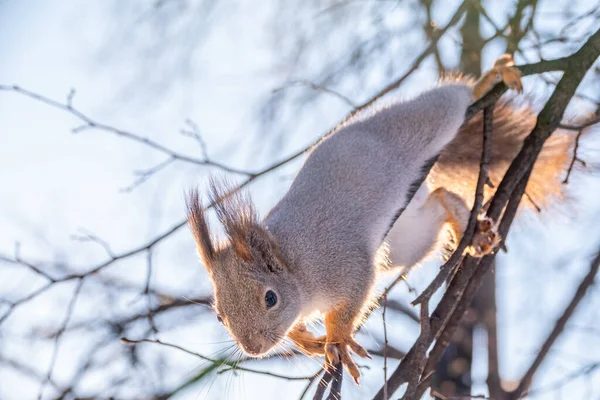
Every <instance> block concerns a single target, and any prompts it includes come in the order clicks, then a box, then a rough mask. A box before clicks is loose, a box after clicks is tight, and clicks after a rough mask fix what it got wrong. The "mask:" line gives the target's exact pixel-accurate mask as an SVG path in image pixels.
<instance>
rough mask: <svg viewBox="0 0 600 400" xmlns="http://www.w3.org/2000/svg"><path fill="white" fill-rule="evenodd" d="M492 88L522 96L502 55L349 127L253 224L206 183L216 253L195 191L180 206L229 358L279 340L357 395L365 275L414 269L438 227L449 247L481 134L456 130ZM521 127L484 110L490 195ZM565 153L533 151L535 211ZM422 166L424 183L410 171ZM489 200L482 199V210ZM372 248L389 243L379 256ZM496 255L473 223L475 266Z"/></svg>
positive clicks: (526, 115) (474, 126)
mask: <svg viewBox="0 0 600 400" xmlns="http://www.w3.org/2000/svg"><path fill="white" fill-rule="evenodd" d="M501 81H503V82H505V83H506V84H507V85H508V86H509V88H511V89H514V90H516V91H517V92H521V91H522V84H521V74H520V71H519V70H518V68H516V67H515V66H514V62H513V59H512V57H511V56H510V55H503V56H502V57H500V58H499V59H498V60H496V62H495V64H494V67H493V68H492V69H491V70H490V71H488V72H487V73H486V74H484V75H483V76H482V77H481V78H480V79H479V80H478V81H476V82H474V81H473V80H472V79H468V78H464V77H454V78H452V79H447V80H445V81H442V82H441V83H440V84H439V85H438V86H437V87H435V88H433V89H431V90H429V91H426V92H424V93H422V94H420V95H419V96H417V97H416V98H414V99H412V100H409V101H405V102H398V103H395V104H393V105H391V106H387V107H385V108H380V109H378V110H375V111H374V112H371V113H363V115H359V116H358V117H356V118H353V119H352V120H351V121H349V122H348V123H346V124H343V125H342V126H340V127H338V129H337V130H336V131H335V132H334V133H333V134H331V135H330V136H328V137H326V138H325V139H323V140H322V141H321V142H319V143H318V144H317V145H316V146H315V147H314V148H313V149H312V151H311V152H310V154H309V155H308V157H307V159H306V161H305V163H304V165H303V167H302V168H301V169H300V171H299V173H298V175H297V176H296V178H295V179H294V181H293V183H292V184H291V187H290V188H289V190H288V192H287V193H286V194H285V196H284V197H283V198H282V199H281V200H280V201H279V203H277V204H276V205H275V206H274V207H273V209H272V210H271V211H270V212H269V213H268V214H267V216H266V217H265V218H264V219H263V220H262V221H261V220H259V218H258V215H257V212H256V209H255V207H254V206H253V204H252V202H251V201H250V199H249V198H248V197H247V196H246V195H244V194H241V193H240V192H236V193H234V194H230V195H227V193H228V187H227V185H226V184H223V183H222V182H221V183H220V182H218V181H216V180H214V179H212V180H211V184H210V186H211V199H212V200H213V203H214V209H215V211H216V215H217V217H218V220H219V221H220V223H221V224H222V226H223V228H224V232H225V234H226V236H227V238H228V240H227V241H226V242H222V243H220V244H217V243H215V241H214V240H213V238H212V236H211V232H210V230H209V227H208V224H207V219H206V214H205V212H204V211H203V209H202V207H201V204H200V200H199V196H198V192H197V191H192V192H191V193H190V194H189V197H188V199H187V213H188V222H189V226H190V228H191V231H192V233H193V236H194V238H195V241H196V244H197V248H198V253H199V255H200V257H201V260H202V262H203V264H204V266H205V267H206V269H207V271H208V274H209V277H210V279H211V280H212V284H213V288H214V298H215V302H214V308H215V311H216V314H217V318H218V320H219V321H220V322H221V323H223V325H224V326H225V327H226V328H227V330H228V331H229V332H230V334H231V335H232V336H233V338H234V339H235V340H236V342H237V343H238V345H239V347H240V348H241V349H242V351H244V352H245V353H246V354H248V355H249V356H252V357H260V356H261V355H264V354H266V353H267V352H269V351H270V350H271V349H273V348H274V347H275V346H276V345H278V344H279V343H280V342H281V341H283V340H284V338H285V337H288V338H289V339H291V340H292V341H293V342H294V343H295V344H296V345H297V347H298V348H299V349H300V350H301V351H302V352H303V353H305V354H308V355H324V356H325V358H326V362H328V363H330V364H337V363H339V362H341V363H343V365H344V367H345V369H346V370H347V371H348V373H349V374H350V375H351V376H352V378H353V379H354V381H355V382H356V384H358V383H359V377H360V371H359V369H358V367H357V366H356V364H355V362H354V361H353V359H352V356H351V355H350V350H351V351H352V352H354V353H355V354H356V355H358V356H360V357H369V358H370V356H369V354H368V353H367V351H366V350H365V349H364V348H363V347H362V346H361V345H360V344H359V343H358V342H357V341H355V340H354V333H355V330H356V329H357V327H358V326H359V325H360V324H361V322H362V320H363V318H364V316H365V315H366V313H368V312H369V311H370V310H371V309H372V308H373V307H374V306H375V302H376V301H375V299H376V293H375V290H374V286H375V283H376V277H377V275H378V273H379V272H381V271H383V270H388V269H389V268H390V265H392V266H399V267H404V268H410V267H412V266H413V265H415V264H417V263H418V262H419V261H421V260H422V259H424V258H425V257H427V256H428V255H429V254H430V253H431V252H432V251H433V250H435V249H436V248H437V246H438V242H439V239H438V238H439V236H440V232H441V231H443V230H445V229H446V227H447V228H449V231H450V233H451V236H452V237H453V239H454V240H455V241H456V243H458V241H459V240H460V238H461V237H462V235H463V232H464V230H465V227H466V224H467V220H468V218H469V214H470V207H472V204H473V202H474V192H475V185H476V181H477V175H478V171H479V161H480V157H481V149H482V130H483V128H482V117H481V115H479V116H476V117H474V118H472V119H471V120H470V121H468V122H466V123H463V122H464V115H465V112H466V110H467V107H469V105H471V103H472V102H473V101H475V100H477V99H479V98H481V97H482V96H483V95H484V94H485V93H487V92H488V91H489V90H490V89H491V88H492V87H493V86H494V85H495V84H497V83H499V82H501ZM534 124H535V114H534V113H533V112H532V111H529V110H517V109H516V108H515V107H514V106H512V105H511V104H510V103H507V102H504V103H502V102H501V103H498V104H497V105H496V107H495V111H494V119H493V124H492V125H493V140H492V142H493V143H492V155H491V161H490V173H489V178H490V180H491V182H492V183H493V184H494V185H497V184H498V183H499V182H500V180H501V178H502V176H503V175H504V173H505V172H506V169H507V168H508V166H509V164H510V162H511V161H512V160H513V158H514V157H515V156H516V154H517V153H518V151H519V150H520V148H521V146H522V144H523V140H524V138H525V137H526V136H527V135H528V134H529V132H531V129H532V128H533V125H534ZM571 146H572V140H571V139H569V137H568V136H566V135H563V136H555V135H553V136H551V137H550V139H549V140H548V141H547V144H546V145H545V147H544V150H543V151H542V153H541V155H540V157H539V159H538V161H537V163H536V165H535V168H534V169H533V173H532V175H531V178H530V181H529V185H528V187H527V193H528V195H529V196H530V197H531V198H532V199H535V202H536V204H542V203H544V201H547V199H548V198H550V197H552V196H553V195H560V191H561V190H560V186H561V185H560V183H559V175H560V172H562V171H564V170H566V166H567V165H568V162H569V155H568V154H569V150H570V148H571ZM436 157H437V161H435V164H434V166H433V168H432V169H431V171H430V172H429V174H428V175H427V178H426V179H425V180H424V172H423V171H424V168H425V167H426V166H427V165H431V162H432V160H436ZM415 182H416V184H415ZM421 182H422V184H421ZM419 184H420V186H418V189H417V190H416V192H415V188H414V186H416V185H419ZM492 194H493V188H487V189H486V192H485V195H486V197H487V198H489V197H490V196H491V195H492ZM399 210H403V211H402V213H401V214H400V216H399V217H398V213H399ZM396 218H397V220H395V219H396ZM394 220H395V223H394ZM392 223H393V226H392V227H391V229H390V225H391V224H392ZM386 235H387V236H386ZM386 242H390V243H391V244H393V245H392V246H391V249H390V250H389V254H386V248H387V247H388V246H387V245H386V244H385V243H386ZM498 242H499V238H498V234H497V233H496V231H495V227H494V226H493V221H489V220H485V219H482V220H480V223H479V230H478V232H477V233H476V235H475V237H474V239H473V243H472V244H471V246H469V248H468V251H469V252H470V253H471V254H472V255H474V256H476V257H482V256H483V255H485V254H488V253H490V252H492V251H493V250H494V248H495V246H496V245H497V243H498ZM319 316H324V323H325V328H326V334H325V335H323V336H319V337H317V336H315V335H314V334H313V333H311V332H310V331H309V330H308V329H307V328H306V324H305V323H306V322H308V321H310V320H311V319H313V318H316V317H319Z"/></svg>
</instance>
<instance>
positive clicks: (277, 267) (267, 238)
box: [247, 225, 287, 273]
mask: <svg viewBox="0 0 600 400" xmlns="http://www.w3.org/2000/svg"><path fill="white" fill-rule="evenodd" d="M247 240H248V245H249V246H250V248H251V249H252V252H253V253H255V254H257V255H258V257H259V258H260V262H259V263H258V264H259V265H260V266H261V267H262V266H264V267H265V268H266V269H267V272H273V273H279V272H282V271H283V270H284V269H285V267H286V265H287V264H286V263H285V261H284V259H283V256H282V255H281V252H280V250H279V246H278V245H277V242H275V239H273V237H271V235H270V234H269V232H267V231H266V230H265V229H263V228H262V227H260V226H258V225H257V226H255V227H253V228H252V229H251V230H250V231H249V232H248V236H247Z"/></svg>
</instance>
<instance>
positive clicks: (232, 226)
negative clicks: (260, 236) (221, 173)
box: [210, 178, 258, 261]
mask: <svg viewBox="0 0 600 400" xmlns="http://www.w3.org/2000/svg"><path fill="white" fill-rule="evenodd" d="M210 188H211V200H212V201H213V204H214V207H215V211H216V213H217V218H219V221H220V222H221V224H222V225H223V229H224V230H225V233H226V234H227V237H228V238H229V241H230V242H231V246H232V247H233V250H234V251H235V253H236V254H237V255H238V256H239V257H240V258H242V259H243V260H244V261H250V260H251V259H252V253H251V251H250V247H248V242H247V240H246V239H247V235H248V232H249V231H250V230H251V229H252V227H253V226H255V225H256V224H257V223H258V215H257V213H256V209H255V208H254V205H253V204H252V202H251V201H250V199H249V198H248V197H247V196H244V195H243V194H242V193H240V191H239V189H235V188H234V187H233V186H232V185H230V184H228V182H226V181H225V180H223V179H221V180H220V181H217V180H215V179H213V178H211V180H210Z"/></svg>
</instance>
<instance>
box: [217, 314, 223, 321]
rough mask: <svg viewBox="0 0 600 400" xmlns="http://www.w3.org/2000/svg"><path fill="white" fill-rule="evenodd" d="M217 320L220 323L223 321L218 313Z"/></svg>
mask: <svg viewBox="0 0 600 400" xmlns="http://www.w3.org/2000/svg"><path fill="white" fill-rule="evenodd" d="M217 320H218V321H219V322H220V323H223V318H221V316H220V315H219V314H217Z"/></svg>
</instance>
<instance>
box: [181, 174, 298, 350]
mask: <svg viewBox="0 0 600 400" xmlns="http://www.w3.org/2000/svg"><path fill="white" fill-rule="evenodd" d="M224 187H225V186H221V185H218V184H216V183H215V182H214V181H212V182H211V188H212V200H213V204H214V208H215V211H216V214H217V217H218V219H219V221H220V222H221V224H222V225H223V228H224V231H225V233H226V235H227V237H228V239H229V240H228V242H227V243H224V244H222V245H220V246H219V247H217V246H215V245H214V242H213V240H212V238H211V234H210V231H209V228H208V224H207V222H206V217H205V214H204V211H203V210H202V207H201V205H200V201H199V199H198V194H197V192H192V193H191V194H190V196H189V198H188V203H187V208H188V223H189V225H190V228H191V230H192V233H193V234H194V238H195V240H196V244H197V247H198V252H199V253H200V257H201V259H202V261H203V263H204V265H205V267H206V269H207V270H208V273H209V276H210V278H211V280H212V283H213V288H214V297H215V311H216V313H217V318H218V319H219V321H221V322H222V323H223V325H224V326H225V327H226V328H227V330H228V331H229V332H230V333H231V335H232V336H233V338H234V339H235V340H236V342H237V343H238V345H239V346H240V348H241V349H242V350H243V351H244V352H245V353H246V354H248V355H250V356H260V355H262V354H265V353H266V352H268V351H269V350H270V349H272V348H273V347H274V346H275V345H276V344H278V343H279V342H281V340H282V339H283V338H284V336H285V334H286V333H287V331H288V330H289V328H290V327H291V326H293V324H294V323H295V321H296V319H297V318H298V315H299V314H300V303H301V302H300V298H299V295H300V293H299V291H298V287H297V285H296V280H295V278H294V276H293V275H292V274H291V273H290V271H289V269H288V267H287V264H286V262H285V261H284V260H283V258H282V256H281V254H280V252H279V249H278V247H277V243H276V242H275V241H274V239H273V238H272V236H271V235H270V234H269V232H267V231H266V229H265V228H263V227H262V226H261V225H260V224H259V222H258V217H257V214H256V211H255V209H254V207H253V206H252V203H251V202H250V201H249V199H247V198H245V197H243V196H242V195H241V194H239V193H235V194H229V195H223V193H224V192H225V190H224Z"/></svg>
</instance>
